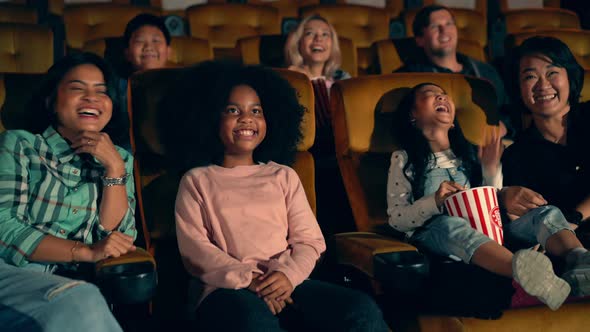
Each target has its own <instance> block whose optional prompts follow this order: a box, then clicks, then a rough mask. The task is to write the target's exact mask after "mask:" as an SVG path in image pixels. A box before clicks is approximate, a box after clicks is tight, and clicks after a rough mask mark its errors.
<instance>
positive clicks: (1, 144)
mask: <svg viewBox="0 0 590 332" xmlns="http://www.w3.org/2000/svg"><path fill="white" fill-rule="evenodd" d="M117 150H118V151H119V153H120V154H121V157H122V158H123V161H124V162H125V169H126V170H127V173H128V174H133V157H132V156H131V155H130V154H129V153H128V152H127V151H125V150H124V149H121V148H119V147H117ZM103 173H104V167H103V166H102V165H101V164H99V163H98V162H97V161H96V160H95V159H94V158H89V157H88V155H86V156H84V155H82V156H80V155H77V154H75V153H74V150H72V149H71V148H70V146H69V144H68V143H67V142H66V141H65V140H64V138H63V137H62V136H61V135H60V134H59V133H57V131H55V129H54V128H53V127H51V126H50V127H49V128H47V129H46V130H45V131H44V132H43V134H41V135H34V134H32V133H30V132H27V131H23V130H9V131H6V132H4V133H2V134H1V135H0V258H1V259H3V260H4V261H5V262H7V263H10V264H13V265H16V266H22V265H26V264H27V263H28V260H27V259H28V257H29V256H30V255H31V253H32V252H33V251H34V250H35V248H37V246H38V245H39V242H40V241H41V240H42V239H43V237H44V236H45V235H47V234H50V235H53V236H56V237H59V238H62V239H69V240H77V241H82V242H84V243H86V244H92V243H94V242H97V241H99V240H101V239H103V238H105V237H106V236H107V235H108V234H109V233H110V232H109V231H107V230H106V229H104V228H103V227H102V225H100V216H99V207H100V199H101V195H102V181H101V179H100V177H101V176H102V175H103ZM126 187H127V199H128V202H129V208H128V210H127V212H126V213H125V216H124V217H123V219H122V220H121V223H120V224H119V226H118V228H117V230H118V231H120V232H122V233H125V234H127V235H130V236H133V237H134V238H135V236H136V234H137V231H136V229H135V216H134V215H135V198H134V197H135V188H134V184H133V181H132V180H130V181H127V185H126Z"/></svg>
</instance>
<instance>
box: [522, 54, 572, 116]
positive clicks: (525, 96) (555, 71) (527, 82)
mask: <svg viewBox="0 0 590 332" xmlns="http://www.w3.org/2000/svg"><path fill="white" fill-rule="evenodd" d="M519 80H520V96H521V97H522V101H523V102H524V104H525V106H526V107H527V108H528V109H529V111H531V113H532V114H533V116H540V117H545V118H549V117H554V116H563V115H565V114H566V113H567V112H568V111H569V108H570V107H569V102H568V98H569V94H570V84H569V80H568V75H567V70H566V69H565V68H563V67H558V66H556V65H554V64H553V63H552V62H551V60H550V59H549V58H547V57H545V56H543V55H529V56H525V57H523V58H522V59H521V60H520V66H519Z"/></svg>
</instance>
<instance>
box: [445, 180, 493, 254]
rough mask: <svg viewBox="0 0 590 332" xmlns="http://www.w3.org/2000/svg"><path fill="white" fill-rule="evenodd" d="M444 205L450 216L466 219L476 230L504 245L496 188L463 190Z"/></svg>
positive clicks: (450, 197) (485, 187) (486, 187)
mask: <svg viewBox="0 0 590 332" xmlns="http://www.w3.org/2000/svg"><path fill="white" fill-rule="evenodd" d="M444 204H445V208H446V209H447V213H448V214H449V215H450V216H453V217H460V218H463V219H466V220H467V221H469V224H470V225H471V227H473V228H474V229H476V230H478V231H480V232H481V233H483V234H485V235H487V236H488V237H489V238H490V239H492V240H494V241H496V242H498V243H499V244H500V245H502V244H503V243H504V233H503V230H502V220H501V218H500V208H499V207H498V196H497V195H496V188H494V187H490V186H484V187H476V188H472V189H467V190H463V191H460V192H458V193H455V194H453V195H451V196H449V197H448V198H447V199H446V200H445V203H444Z"/></svg>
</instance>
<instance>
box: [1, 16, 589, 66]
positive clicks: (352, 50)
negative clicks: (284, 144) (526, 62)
mask: <svg viewBox="0 0 590 332" xmlns="http://www.w3.org/2000/svg"><path fill="white" fill-rule="evenodd" d="M121 29H124V26H122V27H121ZM337 29H338V28H337ZM339 31H342V33H341V35H340V37H339V40H340V46H341V51H342V69H344V70H346V71H347V72H349V73H351V75H352V76H353V77H355V76H358V75H363V74H368V73H370V74H380V73H390V72H392V71H393V70H395V69H397V68H399V67H401V66H402V65H403V64H404V63H406V62H407V61H408V60H410V59H411V58H412V57H413V56H414V55H415V54H416V52H418V51H419V50H418V48H417V46H416V44H415V42H414V39H413V38H412V37H406V38H397V39H389V38H388V39H383V40H377V41H375V42H373V43H371V44H369V47H357V45H356V44H355V42H354V41H353V40H352V39H350V38H347V37H345V35H346V29H344V28H340V29H339ZM111 34H112V35H117V34H118V35H119V36H120V35H121V34H122V32H121V33H120V34H119V32H117V33H115V32H113V33H111ZM98 35H99V34H98V33H96V34H95V35H94V36H93V37H92V38H94V37H95V36H98ZM107 35H108V34H107ZM533 35H546V36H552V37H556V38H559V39H561V40H562V41H564V42H565V43H566V44H567V45H568V46H569V47H570V49H571V50H572V52H573V53H574V55H575V56H576V58H577V60H578V62H579V63H580V64H581V65H582V67H584V68H585V69H587V70H588V69H590V31H587V30H579V29H574V28H572V29H565V28H564V29H555V30H548V29H542V30H534V31H524V32H520V33H515V34H511V35H509V36H508V38H507V39H506V47H507V49H511V48H512V47H514V46H516V45H519V44H520V43H521V42H522V41H523V40H525V39H526V38H528V37H530V36H533ZM285 40H286V36H284V35H279V34H271V35H254V36H250V37H244V38H239V39H237V41H236V43H235V47H232V48H222V49H217V52H215V49H214V48H213V47H212V45H211V42H210V41H209V40H208V39H202V38H195V37H188V36H177V37H173V38H172V44H171V48H172V56H171V58H170V61H171V64H172V65H175V66H186V65H191V64H195V63H198V62H200V61H203V60H208V59H213V58H219V57H230V58H234V59H240V60H241V61H242V62H243V63H246V64H258V63H262V64H265V65H270V66H280V65H281V64H282V63H283V45H284V43H285ZM109 45H111V46H109ZM228 45H233V43H230V44H228ZM53 47H54V43H53V33H52V31H51V30H50V29H49V28H45V27H42V26H38V25H26V24H10V23H4V24H2V23H0V48H2V49H4V50H3V51H0V59H1V60H2V61H0V72H29V73H39V72H44V71H46V70H47V69H48V68H49V66H51V64H52V63H53V57H52V56H51V55H52V54H53V52H54V49H53ZM109 47H110V48H112V49H111V51H110V52H109V51H107V49H108V48H109ZM123 48H124V46H123V45H121V42H120V38H119V39H117V37H110V38H99V39H91V40H89V41H87V42H85V43H84V44H83V46H82V47H81V49H82V50H84V51H90V52H93V53H96V54H99V55H101V56H106V57H107V58H108V57H109V56H107V54H109V53H110V55H111V60H115V61H116V59H113V58H116V57H119V61H120V60H121V59H122V54H123V53H122V51H123ZM458 51H459V52H461V53H464V54H466V55H469V56H471V57H473V58H475V59H477V60H480V61H484V62H485V61H486V60H487V59H488V56H487V54H486V52H485V48H484V47H482V46H481V44H480V43H479V42H477V41H473V40H469V39H464V38H461V39H460V40H459V43H458ZM219 53H221V55H219ZM216 55H217V56H216Z"/></svg>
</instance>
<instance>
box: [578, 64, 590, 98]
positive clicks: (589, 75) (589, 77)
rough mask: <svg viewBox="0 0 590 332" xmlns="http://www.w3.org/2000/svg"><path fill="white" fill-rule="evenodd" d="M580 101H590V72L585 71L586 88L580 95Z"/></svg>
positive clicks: (583, 88) (584, 87)
mask: <svg viewBox="0 0 590 332" xmlns="http://www.w3.org/2000/svg"><path fill="white" fill-rule="evenodd" d="M580 101H582V102H585V101H590V70H588V69H586V70H585V71H584V86H583V87H582V92H581V95H580Z"/></svg>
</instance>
